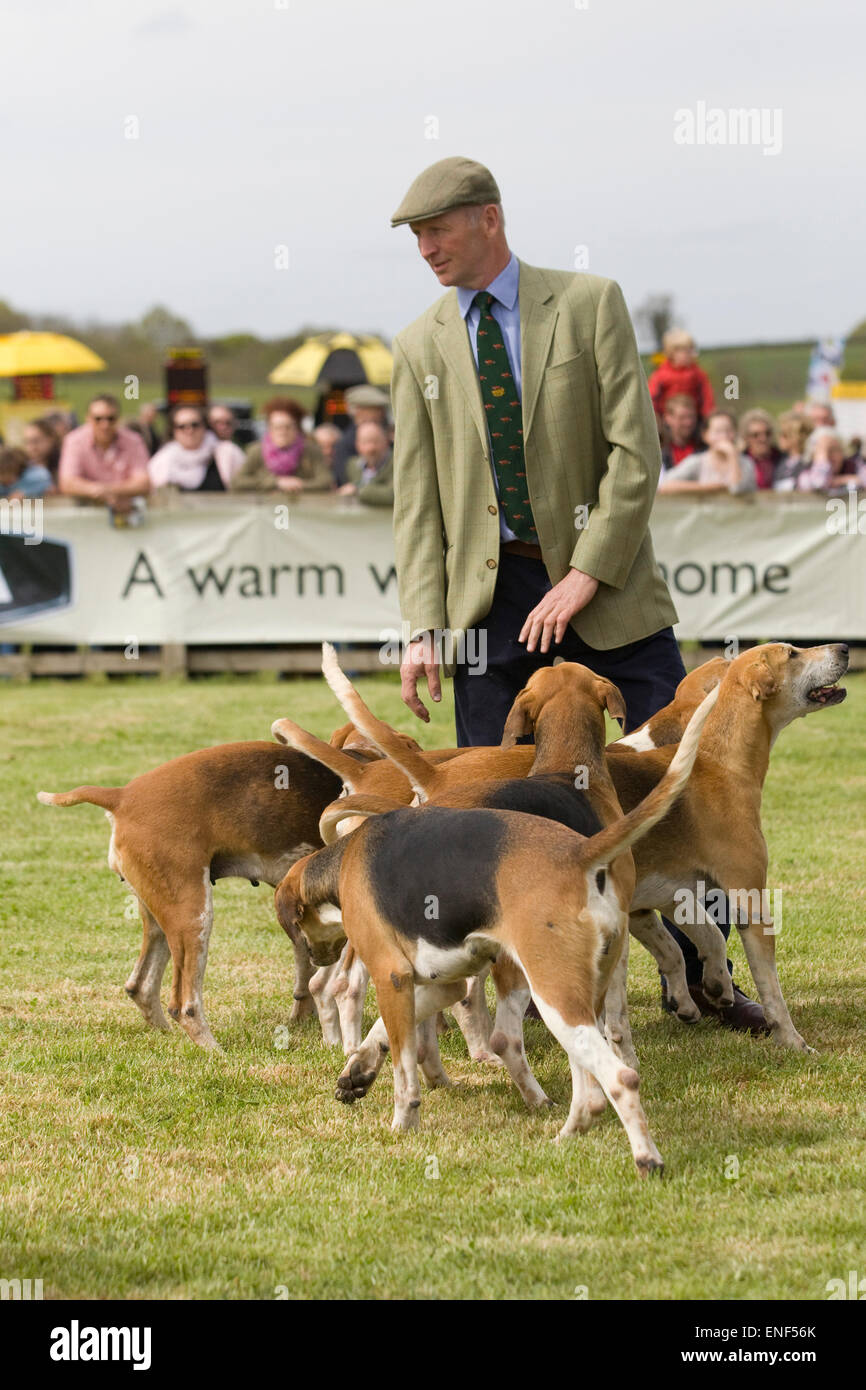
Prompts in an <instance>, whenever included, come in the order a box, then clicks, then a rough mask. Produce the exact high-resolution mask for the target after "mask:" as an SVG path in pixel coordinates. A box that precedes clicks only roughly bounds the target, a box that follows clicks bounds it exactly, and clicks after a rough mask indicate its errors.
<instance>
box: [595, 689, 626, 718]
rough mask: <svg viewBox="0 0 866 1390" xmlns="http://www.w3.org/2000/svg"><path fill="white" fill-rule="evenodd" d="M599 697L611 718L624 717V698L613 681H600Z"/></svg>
mask: <svg viewBox="0 0 866 1390" xmlns="http://www.w3.org/2000/svg"><path fill="white" fill-rule="evenodd" d="M600 694H601V698H602V699H603V701H604V707H605V709H606V710H607V712H608V714H609V715H610V717H611V719H623V720H624V719H625V700H624V699H623V698H622V692H621V691H620V689H619V687H618V686H616V685H614V683H613V681H608V680H603V681H602V682H601V692H600Z"/></svg>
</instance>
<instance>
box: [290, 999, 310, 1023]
mask: <svg viewBox="0 0 866 1390" xmlns="http://www.w3.org/2000/svg"><path fill="white" fill-rule="evenodd" d="M315 1014H316V1006H315V1004H314V1002H313V999H312V996H311V995H309V994H304V995H302V996H301V998H300V999H296V1000H295V1001H294V1003H293V1004H292V1011H291V1013H290V1014H289V1022H290V1023H302V1022H303V1021H304V1019H305V1018H314V1017H315Z"/></svg>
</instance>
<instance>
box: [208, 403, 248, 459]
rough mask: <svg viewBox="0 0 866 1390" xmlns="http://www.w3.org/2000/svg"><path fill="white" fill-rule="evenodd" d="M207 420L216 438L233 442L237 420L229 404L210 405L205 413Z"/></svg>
mask: <svg viewBox="0 0 866 1390" xmlns="http://www.w3.org/2000/svg"><path fill="white" fill-rule="evenodd" d="M207 422H208V425H209V426H210V429H211V430H212V432H213V433H214V434H215V435H216V437H217V439H226V440H228V441H229V442H230V443H231V442H233V440H234V437H235V430H236V429H237V423H238V422H237V420H236V419H235V413H234V411H233V410H232V408H231V406H230V405H212V406H211V408H210V410H209V411H208V413H207ZM241 452H243V450H241Z"/></svg>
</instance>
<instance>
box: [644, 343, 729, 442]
mask: <svg viewBox="0 0 866 1390" xmlns="http://www.w3.org/2000/svg"><path fill="white" fill-rule="evenodd" d="M662 347H663V348H664V354H665V360H664V362H663V363H662V364H661V366H660V367H657V368H656V370H655V371H654V372H653V374H652V376H651V377H650V379H649V383H648V385H649V393H650V396H651V397H652V403H653V406H654V407H655V412H656V415H659V416H661V415H662V414H663V413H664V408H665V402H666V401H667V400H668V398H669V397H670V396H691V398H692V400H693V401H694V403H695V406H696V407H697V412H698V416H699V418H700V419H702V420H705V419H706V418H707V416H708V415H709V413H710V411H711V410H713V409H714V408H715V401H714V399H713V388H712V386H711V385H710V379H709V377H708V376H707V374H706V372H705V371H703V369H702V368H701V367H699V366H698V351H697V347H696V346H695V340H694V338H693V337H692V336H691V334H690V333H686V332H685V330H684V329H682V328H669V329H668V331H667V333H666V334H665V335H664V338H663V339H662Z"/></svg>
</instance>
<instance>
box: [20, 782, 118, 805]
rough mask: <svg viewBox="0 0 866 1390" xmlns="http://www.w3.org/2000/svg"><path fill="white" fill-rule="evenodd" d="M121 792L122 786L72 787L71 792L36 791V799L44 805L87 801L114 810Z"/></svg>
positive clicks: (74, 803) (76, 803)
mask: <svg viewBox="0 0 866 1390" xmlns="http://www.w3.org/2000/svg"><path fill="white" fill-rule="evenodd" d="M122 793H123V787H73V788H72V791H71V792H37V793H36V800H37V801H41V802H42V804H43V805H44V806H78V805H80V804H81V802H82V801H89V802H90V804H91V806H102V807H103V808H104V809H105V810H106V811H116V810H117V808H118V806H119V805H120V798H121V795H122Z"/></svg>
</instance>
